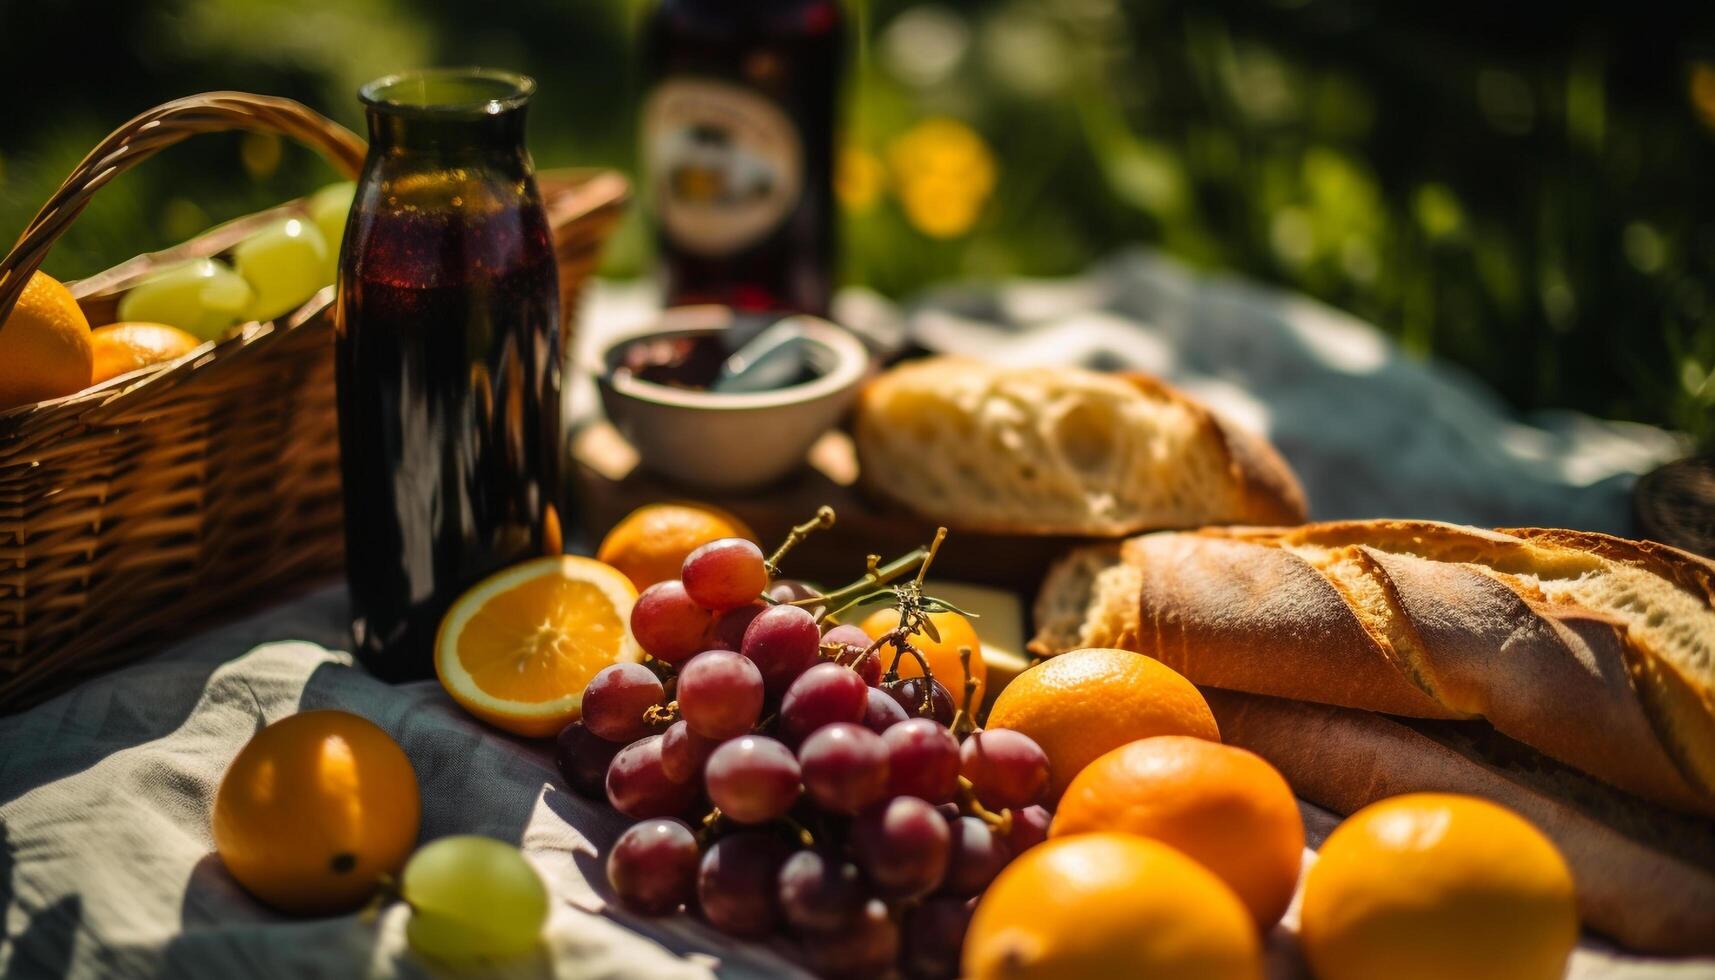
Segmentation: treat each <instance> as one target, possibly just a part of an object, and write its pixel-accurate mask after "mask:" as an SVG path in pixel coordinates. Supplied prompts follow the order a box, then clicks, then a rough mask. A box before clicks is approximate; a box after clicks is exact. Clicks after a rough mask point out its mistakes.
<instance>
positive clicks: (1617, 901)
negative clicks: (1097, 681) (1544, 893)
mask: <svg viewBox="0 0 1715 980" xmlns="http://www.w3.org/2000/svg"><path fill="white" fill-rule="evenodd" d="M1204 693H1205V694H1206V695H1207V697H1208V700H1209V706H1210V707H1211V708H1212V709H1213V710H1214V712H1215V718H1216V720H1217V722H1218V723H1219V724H1220V726H1221V738H1222V741H1224V742H1226V743H1228V744H1230V745H1237V746H1241V747H1243V748H1246V749H1249V750H1251V751H1252V752H1255V753H1257V754H1258V755H1260V756H1262V757H1263V758H1265V759H1267V760H1268V761H1269V762H1271V763H1273V764H1274V765H1275V767H1276V768H1278V769H1280V771H1281V773H1282V774H1283V775H1285V776H1286V779H1287V782H1289V783H1290V784H1291V785H1292V789H1293V791H1294V792H1295V793H1297V794H1298V795H1299V796H1301V797H1303V798H1304V799H1306V800H1309V801H1310V802H1312V803H1315V804H1318V805H1319V806H1323V807H1326V808H1328V809H1330V810H1333V811H1335V812H1336V813H1340V814H1350V813H1352V812H1353V811H1356V810H1358V809H1360V808H1362V807H1364V806H1367V805H1369V804H1370V803H1374V802H1375V801H1377V800H1380V799H1385V798H1387V797H1389V796H1395V795H1398V794H1400V793H1413V792H1448V793H1469V794H1472V795H1475V796H1482V797H1485V798H1487V799H1491V800H1494V801H1496V802H1498V803H1501V804H1503V805H1505V806H1508V807H1511V808H1512V809H1514V810H1516V811H1518V812H1519V813H1520V814H1522V815H1523V816H1524V817H1525V818H1526V819H1528V820H1530V821H1531V822H1532V823H1534V824H1535V825H1536V826H1537V827H1539V828H1541V829H1542V831H1543V832H1544V833H1546V834H1547V835H1548V836H1549V837H1550V838H1551V839H1552V840H1553V841H1554V842H1555V844H1556V845H1558V846H1559V848H1560V851H1561V853H1562V854H1564V855H1565V856H1566V860H1567V863H1568V864H1569V865H1571V867H1572V875H1573V879H1574V881H1575V883H1576V888H1577V894H1578V910H1579V915H1580V917H1581V918H1582V919H1583V920H1584V923H1585V924H1586V925H1588V926H1589V927H1590V928H1592V929H1594V930H1596V931H1597V932H1601V933H1604V934H1606V935H1608V936H1610V937H1612V938H1613V939H1615V940H1617V941H1618V942H1620V943H1621V944H1623V945H1626V946H1629V947H1631V948H1633V949H1636V950H1640V951H1643V952H1651V953H1665V954H1685V953H1710V952H1715V826H1712V825H1711V824H1710V823H1709V822H1708V821H1706V820H1702V819H1700V818H1695V817H1683V816H1676V815H1673V814H1669V813H1666V812H1665V811H1662V810H1660V809H1658V808H1655V807H1650V806H1647V805H1645V804H1641V803H1639V802H1638V801H1637V800H1635V799H1632V798H1630V797H1627V796H1626V795H1625V794H1622V793H1617V792H1614V791H1613V790H1610V789H1608V787H1606V786H1603V785H1602V784H1600V783H1596V782H1595V781H1593V780H1591V779H1589V778H1588V777H1585V776H1582V775H1581V774H1579V773H1577V772H1575V771H1573V770H1570V769H1568V768H1566V767H1564V766H1559V765H1556V764H1555V763H1553V762H1551V761H1549V760H1546V759H1544V758H1542V757H1541V756H1540V755H1537V754H1536V753H1535V752H1533V751H1531V750H1530V749H1528V748H1525V747H1524V746H1521V745H1518V744H1517V743H1512V744H1511V746H1510V748H1509V747H1508V746H1507V744H1506V743H1507V740H1506V739H1504V738H1503V737H1501V736H1496V735H1494V734H1493V733H1492V731H1486V729H1485V726H1476V728H1477V729H1478V730H1477V731H1474V732H1473V731H1471V730H1470V729H1472V727H1473V726H1472V725H1471V724H1470V723H1461V722H1413V723H1409V724H1408V723H1402V722H1400V721H1397V720H1394V719H1390V718H1387V717H1385V716H1383V715H1378V714H1376V713H1374V712H1369V711H1354V710H1351V709H1347V708H1333V707H1329V706H1327V705H1319V704H1309V703H1306V702H1303V701H1285V700H1281V699H1278V698H1269V697H1262V696H1259V695H1254V694H1236V693H1233V692H1230V691H1220V690H1214V689H1205V691H1204Z"/></svg>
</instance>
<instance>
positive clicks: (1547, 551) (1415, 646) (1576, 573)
mask: <svg viewBox="0 0 1715 980" xmlns="http://www.w3.org/2000/svg"><path fill="white" fill-rule="evenodd" d="M1104 560H1105V561H1107V562H1108V563H1109V566H1110V570H1108V571H1101V570H1099V569H1092V568H1091V567H1090V563H1089V559H1088V558H1085V559H1082V560H1080V563H1079V564H1078V567H1079V568H1080V575H1078V576H1072V575H1069V574H1066V573H1065V572H1063V571H1062V569H1063V568H1070V567H1072V566H1071V565H1069V564H1063V565H1061V566H1056V568H1055V569H1054V570H1052V571H1051V572H1050V573H1049V575H1048V577H1047V579H1046V580H1045V582H1044V585H1043V590H1042V593H1041V598H1040V599H1039V602H1038V608H1039V609H1044V608H1049V607H1052V608H1053V609H1055V610H1057V617H1058V618H1057V623H1058V625H1057V627H1056V628H1055V629H1054V630H1052V631H1048V632H1043V633H1039V634H1038V636H1037V638H1036V640H1034V641H1033V642H1032V645H1031V649H1032V651H1033V652H1035V653H1037V654H1038V655H1052V654H1054V653H1058V652H1062V651H1063V650H1065V649H1069V648H1070V646H1068V643H1069V642H1071V643H1075V642H1076V641H1077V640H1081V639H1082V638H1083V637H1086V636H1093V635H1100V636H1104V637H1108V638H1110V640H1111V639H1112V638H1113V637H1114V636H1115V635H1120V639H1121V640H1122V641H1124V640H1131V641H1132V642H1131V643H1130V645H1126V644H1125V643H1124V642H1121V644H1120V645H1125V646H1126V648H1127V649H1132V650H1136V651H1137V652H1140V653H1145V654H1149V655H1151V656H1156V657H1159V658H1161V659H1162V660H1163V661H1165V662H1166V663H1168V664H1169V665H1171V666H1173V667H1174V668H1175V669H1177V670H1179V671H1180V672H1181V673H1183V674H1185V675H1186V676H1187V677H1189V678H1190V679H1191V680H1192V681H1194V682H1197V683H1199V684H1209V685H1214V686H1217V687H1223V688H1228V689H1232V690H1238V691H1245V692H1249V693H1254V694H1265V695H1270V696H1274V697H1280V698H1292V699H1297V700H1303V701H1314V702H1318V703H1322V704H1331V705H1338V706H1342V707H1348V708H1357V709H1363V710H1368V711H1379V712H1384V713H1387V714H1393V715H1401V716H1407V717H1416V718H1482V719H1484V720H1486V721H1487V722H1488V723H1489V724H1490V725H1492V726H1493V727H1494V728H1495V729H1496V730H1498V731H1499V732H1501V733H1503V734H1505V735H1508V736H1511V737H1512V738H1515V739H1517V740H1519V741H1520V742H1523V743H1525V744H1528V745H1530V746H1532V747H1533V748H1535V749H1536V750H1538V751H1540V752H1542V753H1544V754H1545V755H1548V756H1550V757H1552V758H1555V759H1558V760H1560V761H1562V762H1565V763H1567V764H1569V765H1572V766H1575V767H1577V768H1578V769H1580V770H1582V771H1583V772H1586V773H1589V774H1591V775H1593V776H1595V777H1597V778H1599V779H1602V780H1604V781H1606V782H1608V783H1610V784H1612V785H1614V786H1617V787H1619V788H1621V789H1624V790H1626V791H1627V792H1630V793H1634V794H1637V795H1639V796H1641V797H1644V798H1646V799H1649V800H1653V801H1656V802H1658V803H1661V804H1664V805H1667V806H1669V807H1673V808H1677V809H1681V810H1686V811H1689V812H1697V813H1703V814H1715V792H1712V791H1711V787H1712V786H1715V695H1712V694H1711V691H1710V686H1709V685H1708V684H1707V683H1706V682H1699V680H1698V678H1697V677H1695V676H1692V675H1690V674H1688V673H1687V671H1686V670H1685V669H1682V666H1680V665H1676V664H1675V662H1674V661H1673V659H1672V658H1670V657H1669V656H1667V655H1666V654H1665V653H1664V651H1663V650H1661V649H1657V648H1656V647H1653V646H1652V645H1651V643H1650V641H1649V640H1648V637H1647V635H1645V634H1644V633H1640V632H1638V631H1637V630H1634V629H1632V628H1630V625H1631V624H1628V623H1627V622H1625V621H1623V619H1622V618H1621V617H1619V616H1618V615H1617V614H1614V613H1610V612H1604V611H1601V610H1598V609H1593V608H1589V607H1587V606H1585V605H1582V604H1580V602H1578V601H1573V600H1571V599H1568V598H1567V594H1566V592H1565V590H1564V589H1562V590H1561V592H1560V593H1558V594H1556V595H1554V596H1550V595H1548V594H1546V593H1544V592H1543V591H1542V588H1541V587H1539V586H1537V585H1536V584H1534V583H1536V582H1537V581H1539V578H1540V580H1543V581H1548V580H1552V581H1554V582H1556V583H1564V582H1576V581H1580V580H1582V578H1583V577H1592V576H1599V575H1601V574H1604V573H1606V572H1611V571H1612V569H1613V565H1612V563H1615V562H1620V563H1624V564H1625V565H1626V566H1628V567H1630V568H1633V569H1641V570H1643V571H1647V572H1648V573H1650V574H1651V575H1654V576H1657V577H1659V578H1660V579H1661V580H1663V581H1665V582H1671V583H1674V586H1675V587H1676V588H1678V589H1681V590H1683V591H1684V592H1685V593H1686V594H1688V595H1690V596H1692V597H1701V599H1702V600H1704V601H1705V602H1706V603H1708V602H1711V600H1715V566H1712V565H1710V564H1709V563H1707V562H1704V561H1702V560H1700V559H1696V558H1694V557H1692V556H1690V555H1686V554H1684V553H1683V552H1676V551H1674V550H1673V549H1670V548H1666V547H1665V546H1661V545H1651V544H1640V543H1637V542H1629V541H1625V540H1623V539H1619V538H1612V537H1609V536H1606V535H1593V534H1588V533H1585V532H1570V531H1555V530H1547V529H1530V530H1526V531H1523V532H1520V533H1517V534H1514V533H1509V532H1498V531H1487V530H1482V529H1478V528H1468V527H1460V526H1457V525H1449V524H1441V523H1437V522H1431V521H1345V522H1335V523H1326V524H1315V525H1306V526H1303V527H1297V528H1260V527H1240V528H1208V529H1204V530H1201V531H1196V532H1185V533H1163V534H1154V535H1146V536H1143V537H1141V538H1134V539H1132V540H1129V541H1127V542H1125V543H1124V544H1123V545H1122V546H1121V548H1120V550H1119V552H1118V554H1117V556H1115V555H1113V553H1111V552H1110V553H1108V554H1107V557H1106V558H1105V559H1104ZM1072 561H1074V559H1068V562H1072ZM1116 562H1117V563H1120V564H1123V565H1124V566H1125V567H1127V568H1130V569H1133V570H1135V581H1136V583H1137V592H1136V593H1135V595H1127V594H1125V593H1123V592H1119V591H1117V590H1115V589H1112V588H1109V589H1107V590H1105V591H1104V590H1101V589H1099V588H1096V587H1094V586H1093V585H1091V584H1086V583H1094V584H1095V585H1099V584H1100V583H1102V582H1104V581H1107V582H1116V581H1119V580H1120V577H1121V576H1120V573H1118V572H1116V571H1114V570H1112V569H1113V568H1116V567H1117V566H1116V565H1114V564H1113V563H1116ZM1127 574H1128V575H1129V574H1132V573H1127ZM1080 589H1082V590H1083V592H1084V594H1083V595H1082V596H1080V595H1078V594H1077V592H1078V590H1080ZM1675 601H1679V600H1675ZM1128 606H1135V609H1136V611H1135V612H1134V611H1132V610H1131V609H1129V608H1128ZM1077 608H1081V609H1083V618H1084V623H1083V625H1082V626H1081V627H1080V628H1077V629H1072V628H1069V627H1068V626H1067V625H1066V623H1067V622H1068V621H1069V620H1070V619H1071V616H1070V615H1069V614H1068V613H1067V612H1066V610H1068V609H1077ZM1639 618H1648V617H1647V616H1644V615H1642V614H1639ZM1694 621H1695V620H1694ZM1132 622H1135V623H1136V624H1137V626H1135V627H1133V628H1132V629H1131V631H1130V633H1129V634H1124V631H1123V629H1121V627H1122V626H1123V625H1124V624H1127V623H1132Z"/></svg>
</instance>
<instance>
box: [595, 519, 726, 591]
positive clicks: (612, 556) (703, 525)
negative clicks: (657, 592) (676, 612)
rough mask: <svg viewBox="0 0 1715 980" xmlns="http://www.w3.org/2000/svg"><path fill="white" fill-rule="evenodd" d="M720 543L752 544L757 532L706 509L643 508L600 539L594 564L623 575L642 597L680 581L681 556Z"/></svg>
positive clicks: (683, 560) (682, 557)
mask: <svg viewBox="0 0 1715 980" xmlns="http://www.w3.org/2000/svg"><path fill="white" fill-rule="evenodd" d="M719 538H747V539H749V540H751V541H755V540H756V532H754V531H752V530H751V529H750V528H749V527H746V526H745V523H744V522H743V521H741V520H739V519H738V518H736V517H734V516H733V515H731V514H729V513H727V512H726V511H724V510H721V509H720V508H719V507H711V506H709V505H708V504H692V503H673V504H646V505H644V506H642V507H639V508H637V509H636V510H634V511H632V512H631V513H630V514H627V515H626V516H625V518H624V519H623V520H621V521H620V522H619V523H618V524H615V525H614V526H613V527H612V528H611V529H610V530H609V531H608V532H607V537H605V538H602V539H601V547H600V548H598V549H597V550H596V559H597V560H599V561H604V562H606V563H607V564H609V565H612V566H613V567H614V568H617V569H619V570H620V571H621V572H624V573H625V575H626V576H627V577H628V578H630V579H631V584H632V585H635V586H636V587H637V591H639V592H641V591H643V590H644V589H647V588H649V587H650V586H651V585H654V584H655V583H656V582H665V581H667V580H669V579H675V578H678V577H679V566H681V565H683V564H684V563H685V556H686V555H688V554H690V553H691V552H693V551H695V550H697V549H698V548H700V547H702V546H703V545H705V544H708V543H709V542H710V541H714V540H717V539H719Z"/></svg>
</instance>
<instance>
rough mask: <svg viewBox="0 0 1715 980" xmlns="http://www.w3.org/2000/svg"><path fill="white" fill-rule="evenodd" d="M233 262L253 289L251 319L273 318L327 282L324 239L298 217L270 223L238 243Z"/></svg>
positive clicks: (326, 248) (233, 253) (311, 225)
mask: <svg viewBox="0 0 1715 980" xmlns="http://www.w3.org/2000/svg"><path fill="white" fill-rule="evenodd" d="M232 261H233V263H234V264H235V265H236V266H237V267H238V274H239V275H241V276H243V277H244V279H245V281H246V282H248V283H250V288H252V289H254V290H256V298H255V299H254V300H253V301H252V302H251V304H250V309H249V310H248V311H246V312H247V314H248V316H249V317H250V319H252V320H272V319H274V318H275V317H277V316H279V315H281V314H282V313H286V312H289V311H291V310H293V309H295V308H297V307H298V306H299V305H300V304H302V303H303V302H304V301H305V300H307V299H309V298H310V297H311V296H314V295H315V293H316V290H318V289H320V288H322V287H323V286H326V285H327V276H326V272H327V263H328V246H327V242H326V241H325V240H324V239H323V238H322V233H321V232H320V231H318V230H316V226H315V225H314V224H312V223H311V222H308V221H304V220H302V219H299V218H287V219H286V220H285V221H281V222H278V223H276V224H272V225H269V226H268V227H266V228H264V229H262V230H261V231H259V232H257V233H255V234H254V235H251V236H250V237H249V238H246V239H245V240H244V241H242V242H239V243H238V246H237V247H236V248H234V249H233V250H232Z"/></svg>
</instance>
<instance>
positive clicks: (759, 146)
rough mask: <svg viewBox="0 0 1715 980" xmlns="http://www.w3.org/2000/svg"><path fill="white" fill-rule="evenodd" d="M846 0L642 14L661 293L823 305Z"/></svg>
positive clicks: (645, 154)
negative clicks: (842, 6)
mask: <svg viewBox="0 0 1715 980" xmlns="http://www.w3.org/2000/svg"><path fill="white" fill-rule="evenodd" d="M844 33H845V31H844V18H843V16H842V14H841V11H840V6H839V3H838V0H660V3H659V5H658V6H657V7H656V8H655V9H654V10H653V11H652V13H651V15H650V17H649V19H648V22H647V23H646V25H645V27H644V32H643V34H644V44H645V52H644V55H645V62H646V65H647V68H646V71H647V85H648V89H647V92H646V94H645V97H644V101H643V110H642V125H641V127H640V128H641V139H642V162H643V173H644V184H645V189H646V195H647V198H648V203H649V208H650V220H651V223H652V225H653V228H654V232H655V240H656V244H657V249H658V255H659V262H660V267H661V274H662V278H663V280H664V286H665V293H666V295H665V298H666V302H667V305H669V306H679V305H685V304H690V303H722V304H725V305H728V306H731V307H734V308H736V309H740V310H793V311H802V312H807V313H815V314H820V315H825V314H826V313H827V311H828V301H829V298H830V296H831V294H832V292H833V275H834V238H835V229H834V219H835V212H834V195H833V168H834V122H835V104H836V101H837V98H838V91H839V83H840V77H841V74H842V66H843V63H844V56H845V39H844Z"/></svg>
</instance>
